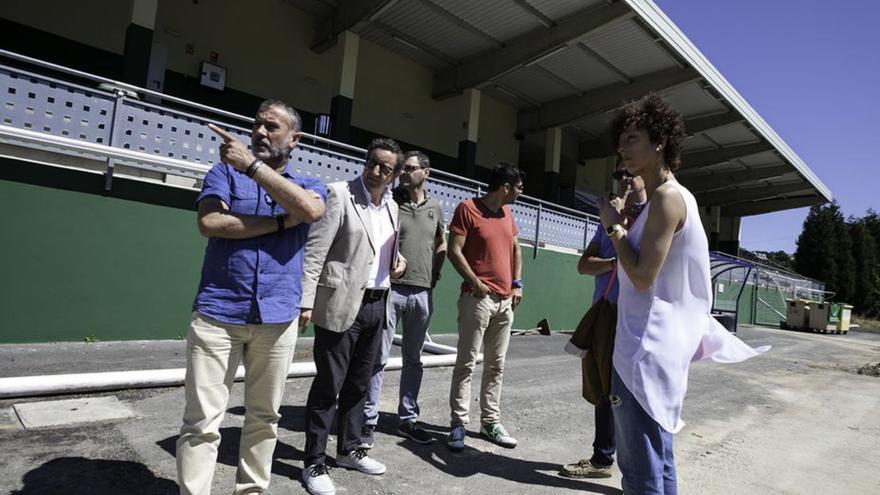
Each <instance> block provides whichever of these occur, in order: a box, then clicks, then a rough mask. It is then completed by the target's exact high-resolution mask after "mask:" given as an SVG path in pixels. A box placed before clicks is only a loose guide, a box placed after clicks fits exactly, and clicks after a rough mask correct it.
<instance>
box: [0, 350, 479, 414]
mask: <svg viewBox="0 0 880 495" xmlns="http://www.w3.org/2000/svg"><path fill="white" fill-rule="evenodd" d="M396 338H397V337H395V339H396ZM429 345H430V346H431V350H429V349H428V346H429ZM425 350H426V351H428V352H432V351H433V352H442V354H440V355H434V356H422V365H423V366H424V367H425V368H434V367H440V366H452V365H454V364H455V348H453V347H449V346H444V345H440V344H433V343H427V342H426V343H425ZM450 350H451V352H452V353H451V354H450V353H449V352H450ZM482 360H483V355H482V354H480V355H478V356H477V362H478V363H479V362H482ZM401 367H402V361H401V358H399V357H396V358H391V359H389V360H388V365H387V366H386V367H385V369H386V370H388V371H393V370H399V369H401ZM315 373H316V371H315V363H314V362H295V363H291V364H290V369H289V370H288V373H287V377H288V378H304V377H309V376H315ZM185 376H186V369H184V368H174V369H158V370H137V371H108V372H102V373H71V374H65V375H41V376H18V377H11V378H0V399H7V398H13V397H33V396H40V395H69V394H82V393H89V392H101V391H107V390H124V389H130V388H151V387H176V386H180V385H183V383H184V378H185ZM235 380H236V381H242V380H244V367H243V366H239V367H238V371H237V372H236V374H235Z"/></svg>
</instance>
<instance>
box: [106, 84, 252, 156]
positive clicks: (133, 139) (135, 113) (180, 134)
mask: <svg viewBox="0 0 880 495" xmlns="http://www.w3.org/2000/svg"><path fill="white" fill-rule="evenodd" d="M117 112H118V114H117V117H116V122H117V123H116V136H115V138H114V140H113V145H114V146H118V147H121V148H125V149H131V150H135V151H141V152H144V153H149V154H151V155H161V156H167V157H169V158H178V159H180V160H186V161H191V162H196V163H201V164H205V165H211V164H213V163H216V162H217V160H218V159H219V156H220V155H219V151H218V150H219V147H220V144H221V143H222V142H223V140H222V139H221V138H220V137H219V136H217V135H216V134H214V133H213V132H211V130H210V129H208V123H209V122H211V123H216V122H215V121H213V120H207V119H204V118H202V117H198V116H195V115H190V114H186V113H183V112H178V111H174V110H170V109H167V108H163V107H159V106H156V105H152V104H149V103H144V102H140V101H132V100H123V102H122V105H120V107H119V109H118V110H117ZM218 125H220V124H218ZM220 127H223V128H225V129H227V130H228V131H229V132H230V133H231V134H233V135H235V136H236V137H238V138H239V139H241V140H242V141H244V142H245V143H249V142H250V132H248V131H247V130H245V129H243V128H235V127H230V126H228V125H220Z"/></svg>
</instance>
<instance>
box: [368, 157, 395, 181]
mask: <svg viewBox="0 0 880 495" xmlns="http://www.w3.org/2000/svg"><path fill="white" fill-rule="evenodd" d="M376 165H378V166H379V173H380V174H382V175H384V176H385V177H388V176H389V175H391V174H393V173H394V168H393V167H389V166H388V165H384V164H382V163H379V162H377V161H376V160H374V159H372V158H367V161H366V162H364V167H366V169H367V170H373V169H374V168H376Z"/></svg>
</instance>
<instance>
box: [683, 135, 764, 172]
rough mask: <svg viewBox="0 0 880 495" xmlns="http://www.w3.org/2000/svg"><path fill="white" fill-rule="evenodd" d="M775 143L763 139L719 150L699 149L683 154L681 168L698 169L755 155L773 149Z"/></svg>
mask: <svg viewBox="0 0 880 495" xmlns="http://www.w3.org/2000/svg"><path fill="white" fill-rule="evenodd" d="M773 149H774V148H773V145H772V144H770V143H768V142H766V141H761V142H759V143H752V144H740V145H738V146H728V147H726V148H720V149H717V150H706V151H698V152H696V153H687V154H684V155H682V156H681V169H682V170H685V169H696V168H703V167H708V166H709V165H715V164H717V163H724V162H729V161H730V160H733V159H734V158H739V157H742V156H748V155H755V154H758V153H763V152H765V151H772V150H773Z"/></svg>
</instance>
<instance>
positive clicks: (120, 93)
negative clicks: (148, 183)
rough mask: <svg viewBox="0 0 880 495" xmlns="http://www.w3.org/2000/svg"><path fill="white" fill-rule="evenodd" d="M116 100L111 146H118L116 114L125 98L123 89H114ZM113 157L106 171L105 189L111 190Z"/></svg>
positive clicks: (111, 125) (112, 121) (112, 118)
mask: <svg viewBox="0 0 880 495" xmlns="http://www.w3.org/2000/svg"><path fill="white" fill-rule="evenodd" d="M114 93H115V94H116V100H115V101H114V102H113V114H112V115H111V117H110V147H111V148H112V147H113V146H116V114H117V113H118V111H119V106H120V105H122V100H124V99H125V93H124V92H123V91H122V90H121V89H117V90H115V91H114ZM113 167H114V164H113V159H112V158H107V171H106V172H105V173H104V190H105V191H110V190H111V189H112V188H113Z"/></svg>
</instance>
